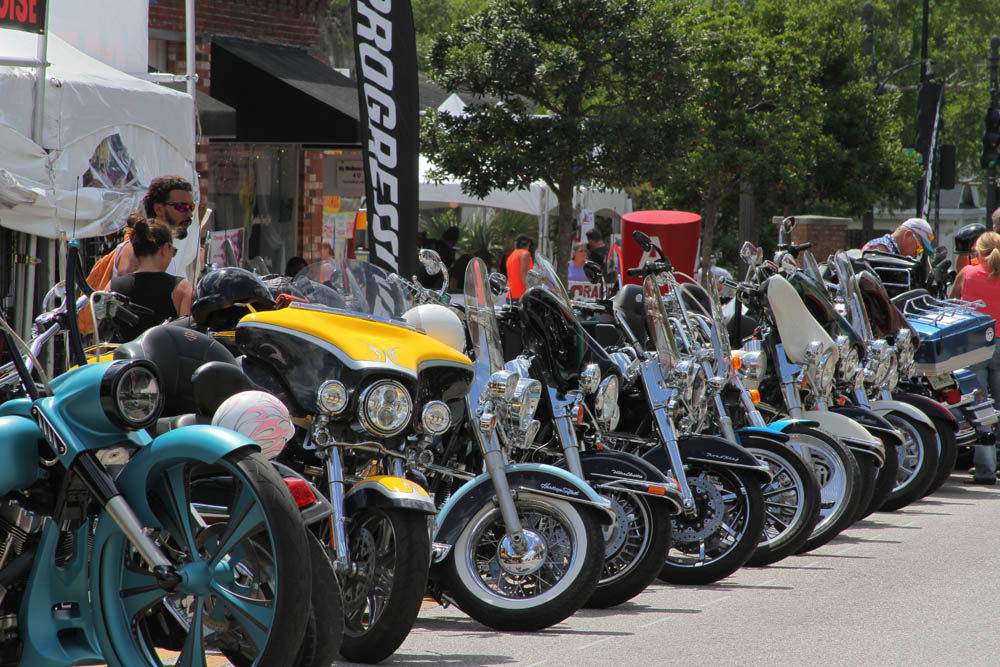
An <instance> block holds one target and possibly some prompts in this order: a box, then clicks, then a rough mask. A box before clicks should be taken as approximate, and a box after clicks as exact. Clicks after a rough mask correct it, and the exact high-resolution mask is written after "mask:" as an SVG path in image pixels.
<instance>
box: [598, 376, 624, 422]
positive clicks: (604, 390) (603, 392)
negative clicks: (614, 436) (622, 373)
mask: <svg viewBox="0 0 1000 667" xmlns="http://www.w3.org/2000/svg"><path fill="white" fill-rule="evenodd" d="M594 408H595V409H596V411H597V421H598V422H600V423H601V425H602V426H608V424H610V423H611V417H612V416H613V415H614V414H615V413H616V412H617V411H618V376H617V375H609V376H608V377H606V378H604V380H602V381H601V386H600V387H598V388H597V395H596V396H595V397H594Z"/></svg>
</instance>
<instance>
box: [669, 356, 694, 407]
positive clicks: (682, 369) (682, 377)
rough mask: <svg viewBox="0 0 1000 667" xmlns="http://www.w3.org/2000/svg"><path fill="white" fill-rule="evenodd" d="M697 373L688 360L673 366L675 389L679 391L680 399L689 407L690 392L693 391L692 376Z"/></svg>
mask: <svg viewBox="0 0 1000 667" xmlns="http://www.w3.org/2000/svg"><path fill="white" fill-rule="evenodd" d="M696 371H697V368H695V364H694V363H693V362H692V361H691V360H690V359H682V360H681V361H679V362H677V365H676V366H674V379H675V382H676V383H677V389H678V390H679V391H680V394H681V399H682V400H683V401H684V402H685V403H688V404H689V405H690V403H691V397H692V390H693V389H694V387H693V385H694V375H695V372H696Z"/></svg>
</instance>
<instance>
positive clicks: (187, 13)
mask: <svg viewBox="0 0 1000 667" xmlns="http://www.w3.org/2000/svg"><path fill="white" fill-rule="evenodd" d="M194 39H195V35H194V0H184V60H185V61H187V62H186V63H185V67H184V70H185V74H187V94H188V95H190V96H191V97H192V98H193V97H194V92H195V89H194V83H195V67H194V62H195V61H194Z"/></svg>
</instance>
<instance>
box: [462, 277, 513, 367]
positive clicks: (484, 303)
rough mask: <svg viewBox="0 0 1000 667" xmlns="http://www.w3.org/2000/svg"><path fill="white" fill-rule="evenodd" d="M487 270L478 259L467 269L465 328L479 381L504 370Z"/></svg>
mask: <svg viewBox="0 0 1000 667" xmlns="http://www.w3.org/2000/svg"><path fill="white" fill-rule="evenodd" d="M487 273H488V269H487V268H486V263H485V262H483V260H482V259H480V258H478V257H475V258H473V259H472V260H470V261H469V264H468V266H466V268H465V324H466V326H467V327H468V329H469V338H470V339H471V340H472V347H473V354H474V358H475V366H476V378H477V381H478V379H479V378H480V376H481V375H482V372H485V374H486V378H487V379H488V378H489V375H490V374H491V373H493V372H495V371H498V370H501V369H502V368H503V366H504V363H503V352H502V350H501V347H500V326H499V325H498V324H497V316H496V313H495V312H494V311H493V294H492V292H490V289H489V287H488V285H487V283H486V278H487Z"/></svg>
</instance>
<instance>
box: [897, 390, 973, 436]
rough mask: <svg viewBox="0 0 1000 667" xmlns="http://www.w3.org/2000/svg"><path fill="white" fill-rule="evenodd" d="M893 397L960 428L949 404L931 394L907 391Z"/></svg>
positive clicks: (956, 428) (955, 429)
mask: <svg viewBox="0 0 1000 667" xmlns="http://www.w3.org/2000/svg"><path fill="white" fill-rule="evenodd" d="M893 398H894V399H896V400H897V401H901V402H903V403H909V404H910V405H912V406H913V407H915V408H916V409H917V410H920V411H921V412H923V413H924V414H925V415H927V416H928V417H930V418H932V419H940V420H941V421H942V422H944V423H945V424H947V425H948V426H950V427H951V428H952V430H954V431H957V430H958V420H957V419H955V415H953V414H952V412H951V410H949V409H948V406H946V405H944V404H943V403H940V402H939V401H935V400H934V399H933V398H931V397H929V396H921V395H920V394H910V393H906V394H895V395H894V396H893Z"/></svg>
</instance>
